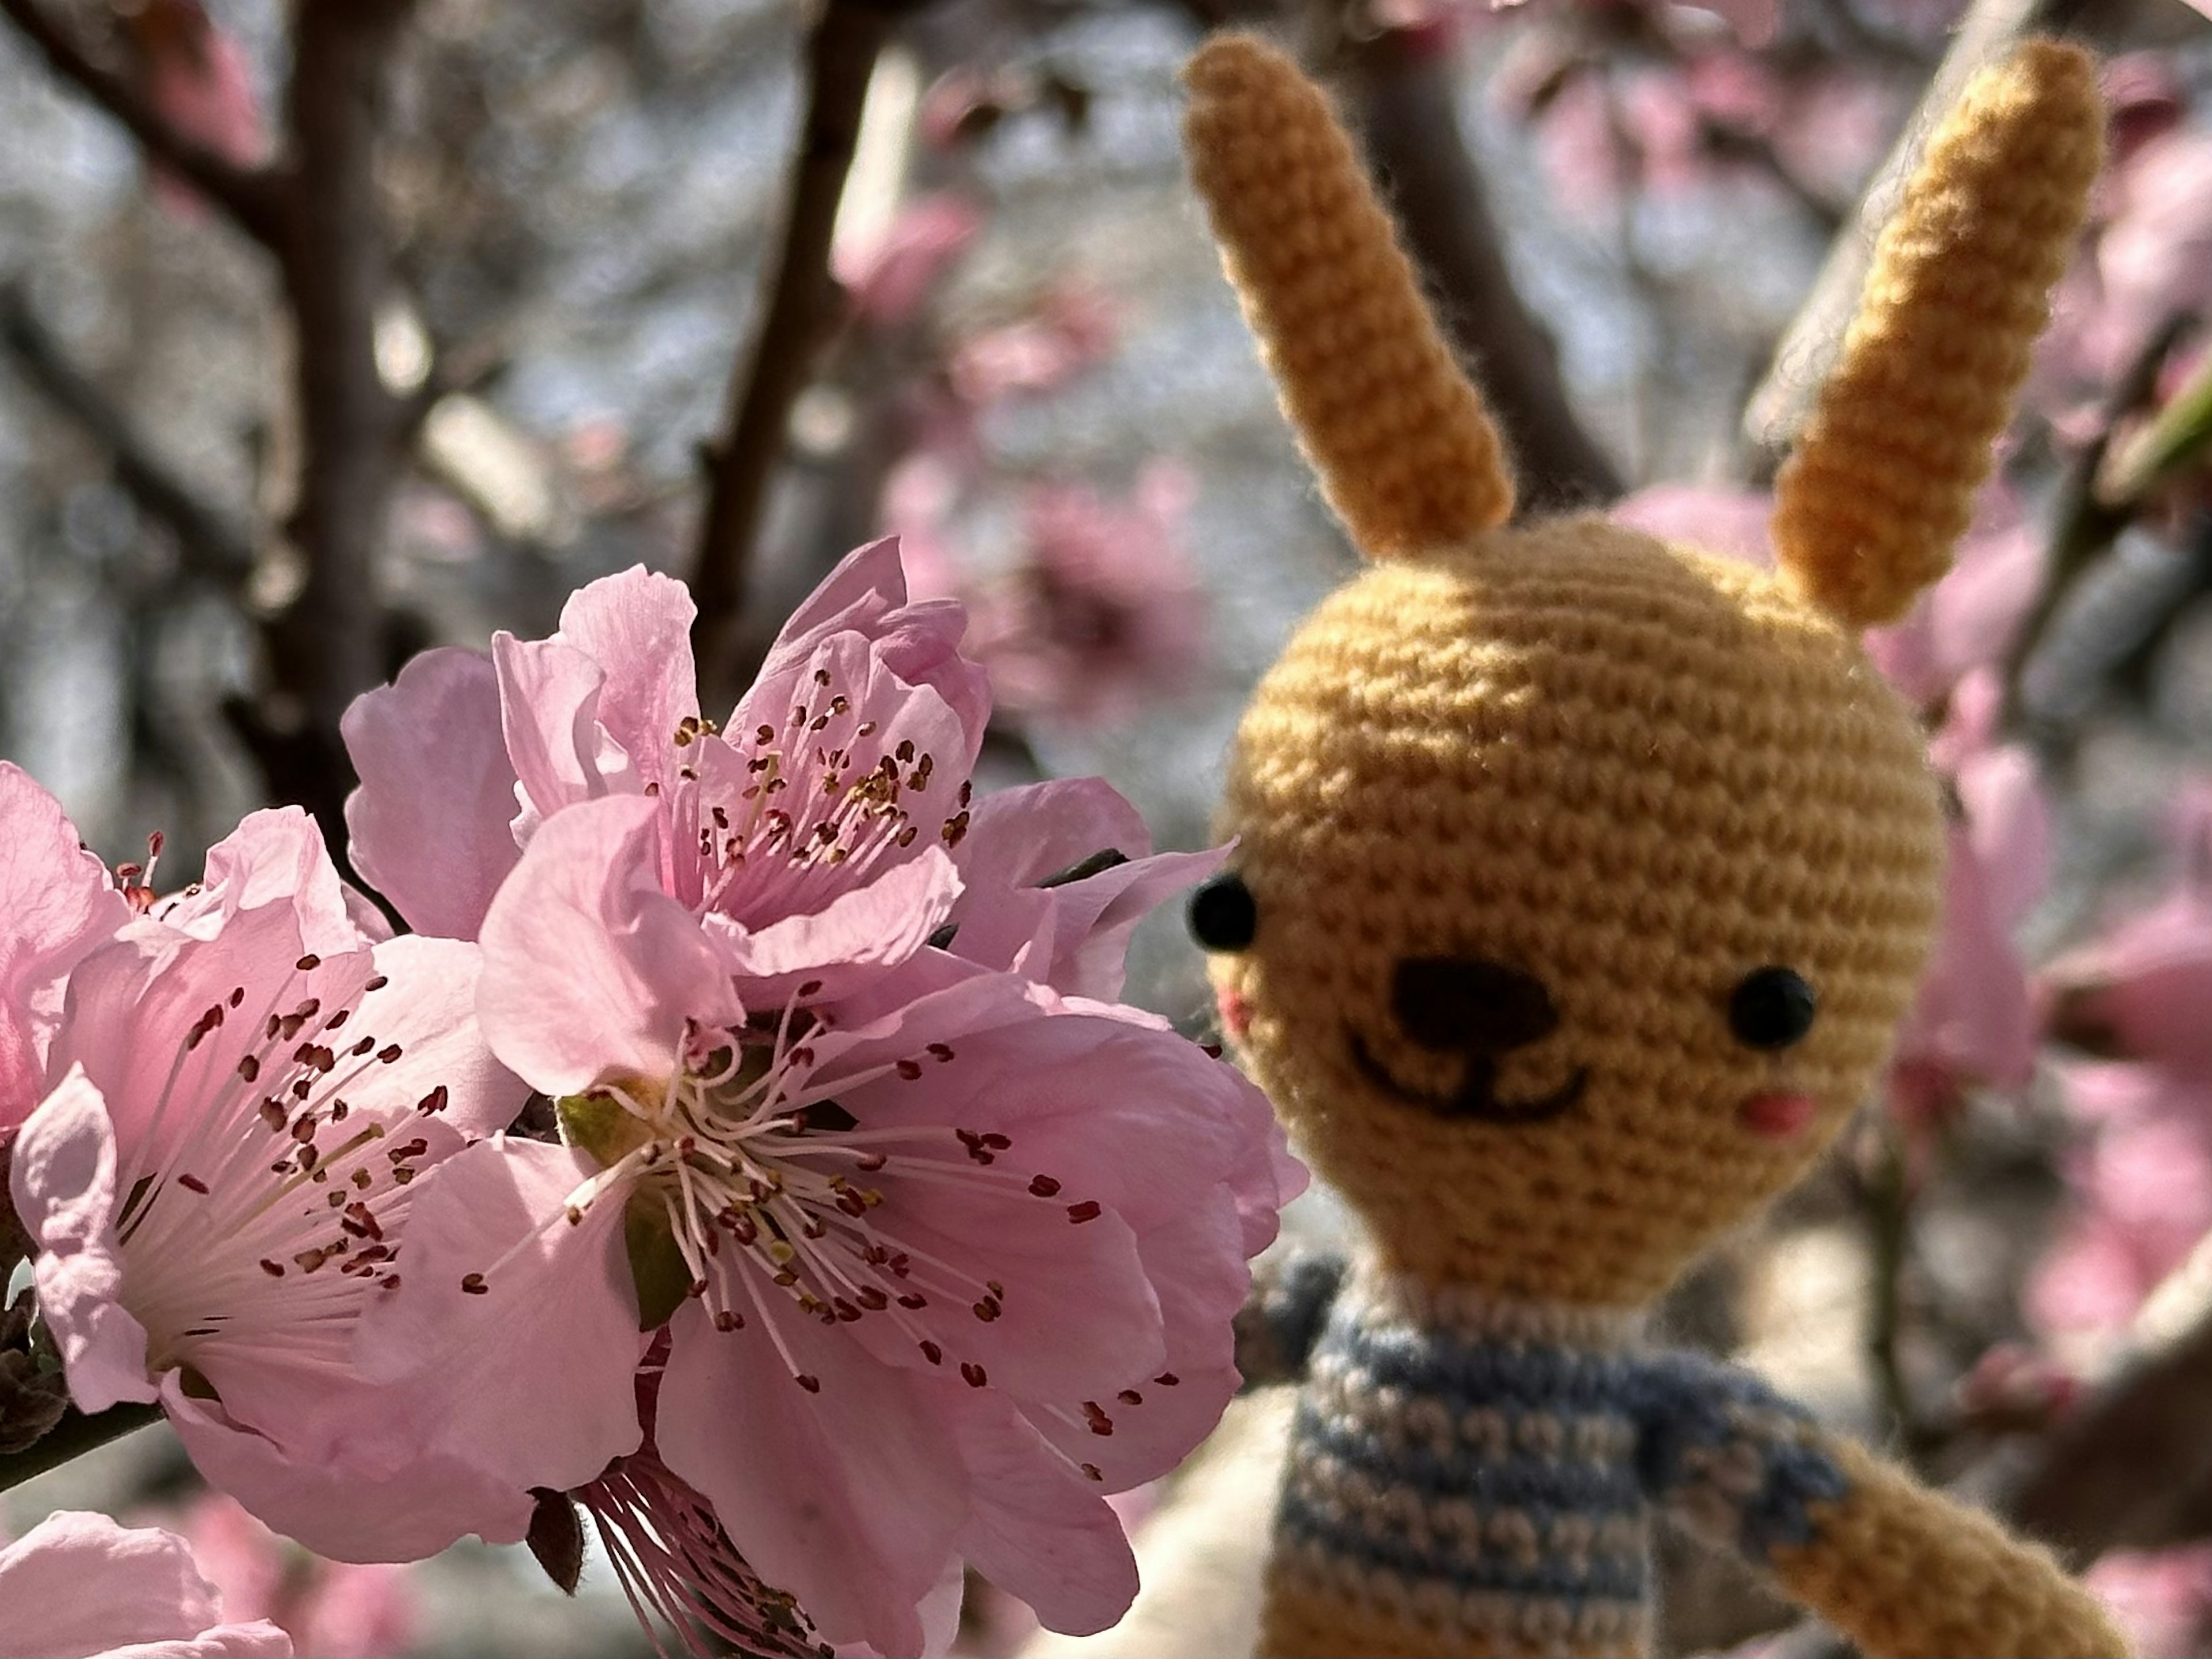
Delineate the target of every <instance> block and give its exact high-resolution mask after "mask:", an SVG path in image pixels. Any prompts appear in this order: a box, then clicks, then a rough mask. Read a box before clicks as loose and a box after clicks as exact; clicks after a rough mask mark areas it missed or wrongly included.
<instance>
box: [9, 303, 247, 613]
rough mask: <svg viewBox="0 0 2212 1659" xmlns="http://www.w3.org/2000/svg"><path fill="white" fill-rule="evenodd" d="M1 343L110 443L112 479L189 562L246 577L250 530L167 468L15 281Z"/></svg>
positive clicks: (222, 577)
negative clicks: (165, 530) (169, 535)
mask: <svg viewBox="0 0 2212 1659" xmlns="http://www.w3.org/2000/svg"><path fill="white" fill-rule="evenodd" d="M0 343H5V344H6V346H7V348H8V349H9V352H10V353H11V354H12V355H13V356H14V357H15V362H16V363H17V364H18V366H19V367H21V369H22V370H23V372H24V374H26V375H27V377H28V378H29V379H30V380H32V381H33V383H34V384H35V385H36V386H38V387H39V388H40V390H41V391H43V392H45V393H46V395H47V396H48V397H49V398H52V399H53V401H54V402H55V403H56V404H59V405H60V407H61V408H62V409H63V410H64V411H65V412H66V413H67V414H68V415H69V416H70V417H71V418H72V419H74V420H75V421H76V422H77V424H78V425H80V426H82V428H84V429H85V431H86V432H87V433H88V434H89V435H91V436H92V438H93V439H94V441H96V442H98V443H99V444H100V446H101V447H103V448H105V449H106V451H107V453H108V454H109V456H110V457H111V458H112V459H113V461H114V463H115V480H116V482H117V483H118V484H120V485H121V486H122V487H123V489H124V490H125V492H126V493H127V494H128V495H130V496H131V500H133V501H136V502H137V504H138V505H139V507H141V508H143V510H144V511H145V512H146V513H149V514H150V515H151V516H153V517H154V518H156V519H159V520H161V522H162V523H163V524H165V525H167V526H168V527H169V529H170V531H171V532H172V533H173V535H174V536H175V537H176V538H177V545H178V548H179V550H180V551H181V552H182V553H183V555H184V560H185V564H186V565H187V566H188V567H190V568H192V569H194V570H196V571H197V572H198V573H199V574H203V575H206V576H210V577H212V578H214V579H215V580H217V581H220V582H222V583H224V584H226V585H235V584H236V583H238V582H240V581H242V580H245V578H246V574H247V573H248V572H249V571H250V570H252V567H253V538H252V532H250V531H249V530H248V529H246V526H243V525H240V523H238V522H237V521H236V520H234V519H233V518H232V517H231V515H230V514H229V513H226V512H225V511H223V510H222V508H221V507H215V506H212V505H210V503H208V502H207V501H204V500H202V499H201V497H200V495H199V494H198V492H197V490H195V489H193V488H192V487H191V485H190V484H188V483H185V481H184V480H183V479H181V478H179V477H178V476H177V475H176V473H175V472H173V471H171V470H170V467H169V465H168V463H167V462H166V461H164V460H163V459H161V457H160V456H158V455H156V454H155V453H154V449H153V447H152V445H150V444H149V443H148V442H147V441H146V438H145V435H143V433H141V432H140V431H139V430H138V428H137V427H136V426H135V425H134V424H133V423H132V422H131V420H130V418H129V417H128V416H125V414H124V412H123V411H122V410H120V409H118V407H117V406H116V405H115V404H114V403H113V402H112V401H111V400H110V399H109V398H108V396H107V394H106V392H102V391H101V390H100V387H99V386H95V385H94V383H93V381H92V380H91V378H90V377H89V376H88V375H87V374H85V373H84V372H83V371H82V369H80V368H77V366H76V364H75V363H73V362H70V359H69V356H68V354H67V352H65V351H64V349H63V348H62V344H61V343H60V342H59V341H58V340H57V339H55V338H54V337H53V336H52V335H51V334H49V333H48V332H47V331H46V325H44V324H43V323H41V322H40V320H39V319H38V317H37V315H36V314H35V313H33V311H32V309H31V307H30V303H29V301H27V299H26V298H25V296H24V295H23V292H22V290H21V289H19V288H16V287H14V286H13V285H9V286H7V287H4V288H0Z"/></svg>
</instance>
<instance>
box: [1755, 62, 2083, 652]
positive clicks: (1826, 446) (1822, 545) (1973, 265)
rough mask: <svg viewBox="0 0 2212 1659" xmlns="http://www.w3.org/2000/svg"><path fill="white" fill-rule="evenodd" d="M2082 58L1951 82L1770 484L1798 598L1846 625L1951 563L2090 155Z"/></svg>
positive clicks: (1862, 620) (2066, 237)
mask: <svg viewBox="0 0 2212 1659" xmlns="http://www.w3.org/2000/svg"><path fill="white" fill-rule="evenodd" d="M2104 129H2105V121H2104V112H2103V108H2102V106H2101V105H2100V101H2099V99H2098V95H2097V75H2096V66H2095V64H2094V62H2093V60H2092V59H2091V58H2090V57H2089V56H2088V54H2087V53H2086V52H2082V51H2081V50H2080V49H2079V48H2077V47H2074V46H2066V45H2063V44H2061V43H2060V42H2057V41H2055V40H2028V41H2027V42H2025V43H2024V44H2022V45H2021V46H2020V47H2019V49H2018V50H2017V51H2015V52H2014V53H2013V55H2012V56H2011V57H2010V58H2008V59H2007V60H2006V61H2004V62H2003V63H2002V64H1996V65H1994V66H1992V67H1991V68H1989V69H1986V70H1983V71H1982V72H1981V73H1980V74H1979V75H1978V76H1975V78H1974V79H1973V80H1972V82H1969V83H1968V84H1967V87H1966V92H1965V94H1964V95H1963V96H1962V97H1961V98H1960V100H1959V103H1958V104H1957V106H1955V107H1954V109H1953V110H1952V112H1951V113H1950V114H1949V115H1948V117H1947V118H1945V120H1944V122H1943V124H1942V125H1941V126H1940V127H1938V128H1937V129H1936V134H1935V137H1933V138H1932V139H1931V140H1930V141H1929V145H1928V153H1927V155H1926V158H1925V159H1924V160H1923V161H1922V162H1921V164H1920V169H1919V171H1918V172H1917V173H1916V174H1915V175H1914V177H1913V179H1912V182H1911V185H1909V186H1908V187H1907V189H1906V191H1905V202H1904V204H1903V205H1902V206H1901V207H1900V208H1899V210H1898V212H1897V216H1896V217H1895V218H1893V219H1892V220H1891V221H1890V222H1889V223H1888V225H1887V227H1885V228H1884V229H1883V231H1882V233H1881V240H1880V241H1879V242H1878V243H1877V244H1876V246H1875V257H1874V264H1873V268H1872V270H1870V271H1869V275H1868V276H1867V283H1866V291H1865V293H1864V295H1863V296H1862V297H1861V299H1860V301H1859V309H1858V314H1857V317H1856V318H1854V319H1852V322H1851V325H1850V332H1849V333H1848V334H1847V335H1846V336H1845V337H1844V350H1843V356H1842V357H1841V359H1840V360H1839V362H1838V365H1837V368H1836V370H1835V372H1834V374H1832V375H1831V376H1830V377H1829V380H1828V381H1827V384H1826V386H1824V387H1823V388H1822V389H1821V392H1820V402H1819V404H1818V405H1817V406H1816V407H1815V409H1814V413H1813V416H1812V419H1811V420H1810V421H1809V422H1808V423H1807V425H1806V428H1805V431H1804V434H1803V435H1802V437H1801V438H1800V439H1799V441H1798V444H1797V449H1796V453H1795V454H1794V455H1793V456H1791V458H1790V460H1789V461H1788V462H1787V463H1786V464H1785V465H1784V467H1783V469H1782V472H1781V476H1780V477H1779V478H1778V481H1777V483H1776V485H1775V508H1774V521H1773V524H1774V543H1775V548H1776V550H1777V553H1778V556H1779V558H1780V561H1781V563H1782V567H1783V568H1784V571H1785V572H1787V573H1788V574H1789V576H1790V579H1791V580H1793V581H1794V582H1795V584H1796V586H1797V588H1798V590H1799V591H1800V592H1802V593H1803V594H1804V595H1805V597H1806V598H1807V599H1809V600H1811V601H1812V602H1813V603H1814V604H1815V605H1819V606H1820V608H1821V609H1822V610H1824V611H1827V612H1829V614H1831V615H1832V616H1833V617H1836V618H1837V619H1838V621H1840V622H1843V623H1847V624H1848V625H1850V626H1851V627H1853V628H1869V627H1873V626H1875V625H1876V624H1878V623H1887V622H1893V621H1895V620H1896V619H1897V618H1898V617H1900V616H1902V615H1903V614H1904V613H1905V611H1906V610H1907V609H1908V608H1909V607H1910V606H1911V604H1912V601H1913V599H1914V598H1915V597H1916V596H1917V594H1918V593H1919V592H1920V591H1921V590H1922V589H1923V588H1924V587H1926V586H1929V584H1930V583H1931V582H1934V581H1935V580H1936V579H1937V578H1938V577H1940V576H1942V574H1943V573H1944V572H1945V571H1946V570H1948V569H1949V568H1950V564H1951V549H1952V544H1954V543H1955V542H1956V541H1957V540H1958V538H1959V537H1960V534H1961V533H1962V532H1964V531H1965V529H1966V520H1967V518H1968V516H1969V514H1970V513H1971V512H1972V505H1973V498H1974V492H1975V491H1976V490H1977V489H1979V488H1980V486H1981V483H1982V480H1983V479H1984V477H1987V476H1988V475H1989V470H1990V444H1991V443H1992V442H1993V441H1995V439H1996V435H1997V434H1998V433H1999V432H2001V431H2002V430H2003V428H2004V425H2005V422H2006V421H2007V420H2008V419H2009V418H2010V416H2011V414H2012V406H2013V398H2014V395H2015V393H2016V392H2018V391H2019V390H2020V385H2021V380H2024V379H2025V378H2026V376H2027V366H2028V357H2029V354H2030V352H2031V351H2032V350H2033V347H2034V344H2035V340H2036V337H2037V336H2038V335H2039V334H2040V333H2041V332H2042V331H2043V325H2044V323H2045V320H2046V319H2047V318H2048V316H2049V314H2050V303H2049V300H2050V290H2051V284H2052V283H2055V282H2057V280H2058V277H2059V276H2060V274H2061V273H2062V272H2063V270H2065V268H2066V259H2067V254H2068V252H2069V250H2070V249H2071V247H2072V246H2073V242H2074V237H2075V232H2076V231H2077V230H2079V229H2080V228H2081V217H2082V214H2083V212H2084V210H2085V209H2086V207H2087V200H2088V193H2089V186H2090V185H2091V183H2092V182H2093V180H2094V179H2095V178H2096V176H2097V169H2098V167H2100V165H2101V163H2102V161H2103V155H2104Z"/></svg>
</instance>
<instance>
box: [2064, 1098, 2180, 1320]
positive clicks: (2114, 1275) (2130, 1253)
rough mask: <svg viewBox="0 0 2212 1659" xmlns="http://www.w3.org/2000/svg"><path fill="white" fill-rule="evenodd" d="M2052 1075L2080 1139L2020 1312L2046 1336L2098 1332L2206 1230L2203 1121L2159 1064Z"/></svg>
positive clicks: (2133, 1304)
mask: <svg viewBox="0 0 2212 1659" xmlns="http://www.w3.org/2000/svg"><path fill="white" fill-rule="evenodd" d="M2057 1075H2058V1078H2059V1081H2060V1083H2061V1085H2062V1086H2063V1088H2064V1090H2065V1092H2066V1097H2067V1101H2068V1103H2069V1106H2070V1107H2071V1108H2072V1109H2073V1112H2074V1115H2075V1118H2076V1119H2077V1120H2078V1121H2080V1122H2081V1124H2082V1125H2083V1126H2084V1127H2085V1128H2086V1129H2087V1131H2088V1135H2087V1139H2086V1140H2085V1142H2084V1143H2083V1145H2082V1146H2081V1147H2080V1148H2079V1149H2078V1150H2077V1152H2075V1156H2074V1157H2073V1158H2072V1159H2071V1161H2070V1167H2069V1179H2070V1182H2071V1184H2072V1186H2073V1188H2074V1196H2075V1211H2074V1213H2073V1215H2072V1217H2071V1218H2070V1219H2069V1221H2068V1223H2067V1225H2065V1227H2064V1229H2063V1231H2061V1233H2060V1235H2059V1237H2058V1238H2057V1242H2056V1243H2054V1244H2053V1245H2052V1247H2051V1250H2050V1252H2049V1254H2048V1255H2046V1256H2045V1258H2044V1261H2042V1263H2041V1264H2040V1265H2039V1267H2038V1269H2037V1271H2036V1274H2035V1277H2034V1279H2033V1281H2032V1282H2031V1284H2030V1286H2029V1297H2028V1303H2029V1307H2030V1309H2031V1310H2032V1311H2033V1314H2034V1316H2035V1318H2036V1321H2037V1322H2038V1323H2039V1325H2040V1326H2041V1327H2042V1328H2043V1329H2044V1330H2045V1331H2046V1332H2050V1333H2052V1334H2069V1333H2085V1332H2087V1333H2100V1334H2111V1333H2112V1332H2114V1331H2116V1330H2118V1329H2119V1328H2123V1327H2124V1325H2125V1324H2126V1322H2128V1321H2129V1320H2130V1319H2131V1318H2132V1317H2133V1316H2134V1315H2135V1313H2136V1310H2137V1309H2138V1308H2140V1307H2141V1306H2142V1301H2143V1298H2144V1297H2146V1296H2148V1294H2149V1293H2150V1291H2152V1290H2153V1289H2154V1288H2155V1287H2156V1286H2157V1285H2158V1284H2159V1282H2160V1280H2161V1279H2164V1278H2165V1277H2166V1275H2167V1274H2168V1273H2172V1271H2173V1270H2174V1269H2175V1268H2176V1267H2179V1266H2180V1265H2181V1263H2182V1262H2183V1261H2185V1260H2186V1259H2187V1257H2188V1255H2189V1253H2190V1251H2191V1249H2193V1248H2194V1247H2195V1245H2196V1244H2197V1241H2198V1240H2199V1239H2201V1238H2202V1237H2203V1236H2204V1234H2205V1232H2206V1231H2207V1230H2208V1229H2212V1114H2208V1113H2207V1111H2206V1109H2205V1105H2206V1102H2205V1098H2204V1088H2203V1085H2202V1084H2198V1083H2192V1082H2190V1081H2188V1080H2186V1079H2180V1078H2177V1077H2176V1076H2174V1074H2173V1073H2170V1072H2168V1071H2166V1070H2164V1069H2163V1068H2161V1067H2158V1066H2142V1065H2136V1064H2131V1063H2112V1062H2102V1061H2099V1062H2088V1061H2075V1062H2069V1063H2067V1064H2064V1065H2063V1066H2059V1067H2057Z"/></svg>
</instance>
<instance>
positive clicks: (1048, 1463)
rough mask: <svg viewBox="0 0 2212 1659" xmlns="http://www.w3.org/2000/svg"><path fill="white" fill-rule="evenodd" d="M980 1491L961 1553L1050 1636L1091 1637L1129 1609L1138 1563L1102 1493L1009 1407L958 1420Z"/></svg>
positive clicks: (971, 1412) (965, 1415)
mask: <svg viewBox="0 0 2212 1659" xmlns="http://www.w3.org/2000/svg"><path fill="white" fill-rule="evenodd" d="M955 1424H956V1428H957V1432H958V1434H959V1437H960V1449H961V1455H962V1456H963V1458H964V1459H965V1460H966V1462H967V1464H968V1468H969V1474H970V1477H971V1478H972V1480H973V1481H974V1486H975V1510H974V1513H973V1515H972V1516H970V1518H969V1522H968V1524H967V1525H966V1526H965V1527H963V1528H961V1531H960V1537H959V1541H958V1544H959V1549H960V1553H961V1554H962V1555H963V1556H964V1557H966V1558H967V1560H968V1562H969V1565H971V1566H973V1567H974V1568H975V1570H976V1571H978V1572H980V1573H981V1574H982V1575H983V1576H984V1577H986V1578H987V1579H989V1580H990V1581H991V1583H993V1584H994V1585H996V1586H997V1587H998V1588H999V1589H1003V1590H1005V1591H1006V1592H1007V1593H1008V1594H1010V1595H1018V1596H1019V1597H1020V1598H1021V1599H1022V1600H1023V1601H1026V1602H1028V1603H1029V1604H1030V1607H1033V1608H1035V1609H1036V1616H1037V1619H1038V1620H1039V1621H1040V1622H1041V1623H1042V1624H1043V1625H1044V1626H1045V1627H1046V1628H1047V1629H1048V1630H1055V1631H1060V1632H1066V1633H1067V1634H1069V1635H1073V1636H1088V1635H1090V1634H1091V1633H1092V1632H1095V1631H1102V1630H1104V1629H1105V1628H1106V1627H1107V1626H1109V1625H1111V1624H1112V1623H1114V1621H1115V1620H1117V1619H1119V1618H1120V1617H1121V1615H1122V1614H1123V1613H1127V1611H1128V1610H1129V1603H1130V1602H1132V1601H1134V1600H1135V1599H1136V1595H1137V1561H1136V1557H1135V1556H1134V1555H1133V1554H1132V1553H1130V1549H1129V1541H1128V1539H1127V1535H1126V1534H1124V1533H1123V1532H1122V1530H1121V1522H1120V1520H1119V1519H1117V1518H1116V1517H1115V1514H1114V1511H1113V1510H1112V1509H1111V1508H1110V1507H1109V1505H1108V1504H1107V1502H1106V1500H1105V1499H1104V1498H1103V1497H1102V1496H1100V1491H1099V1488H1098V1487H1097V1486H1094V1485H1093V1484H1091V1482H1090V1481H1088V1480H1085V1477H1084V1476H1083V1475H1082V1474H1080V1473H1079V1471H1078V1470H1077V1469H1076V1468H1073V1466H1072V1465H1071V1464H1070V1463H1069V1462H1067V1460H1066V1459H1065V1458H1064V1457H1062V1456H1060V1455H1059V1454H1058V1453H1057V1452H1055V1451H1054V1450H1053V1449H1052V1448H1051V1446H1050V1445H1048V1443H1046V1442H1045V1441H1044V1440H1043V1439H1042V1438H1041V1437H1039V1436H1038V1435H1037V1434H1036V1431H1034V1430H1032V1429H1030V1427H1029V1425H1026V1424H1024V1423H1023V1422H1021V1421H1020V1420H1019V1419H1014V1418H1012V1414H1011V1413H1006V1412H1005V1411H1004V1408H1003V1407H997V1408H996V1409H994V1410H991V1411H989V1412H988V1413H986V1412H985V1411H984V1410H983V1409H981V1408H970V1409H969V1410H965V1411H963V1413H961V1414H960V1416H959V1417H958V1418H957V1419H955Z"/></svg>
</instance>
